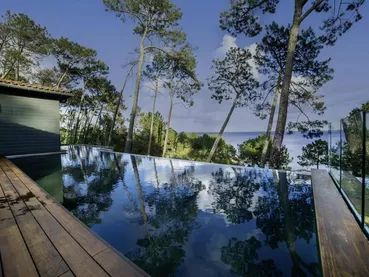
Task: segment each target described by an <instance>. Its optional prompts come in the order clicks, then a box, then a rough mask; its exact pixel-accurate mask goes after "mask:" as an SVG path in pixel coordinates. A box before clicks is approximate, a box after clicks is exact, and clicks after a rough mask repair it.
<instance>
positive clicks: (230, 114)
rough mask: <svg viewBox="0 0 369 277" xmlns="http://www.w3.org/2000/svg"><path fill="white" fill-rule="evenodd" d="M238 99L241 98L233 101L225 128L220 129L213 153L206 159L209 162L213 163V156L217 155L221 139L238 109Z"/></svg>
mask: <svg viewBox="0 0 369 277" xmlns="http://www.w3.org/2000/svg"><path fill="white" fill-rule="evenodd" d="M238 98H239V95H238V96H236V98H235V99H234V101H233V104H232V107H231V109H230V110H229V112H228V115H227V118H226V120H225V121H224V123H223V126H222V128H221V129H220V131H219V133H218V136H217V139H216V140H215V142H214V144H213V147H212V148H211V151H210V154H209V156H208V158H207V159H206V161H207V162H211V160H212V159H213V156H214V154H215V151H216V150H217V147H218V144H219V141H220V139H221V138H222V136H223V133H224V130H225V128H226V127H227V125H228V122H229V119H230V118H231V116H232V113H233V111H234V109H235V108H236V105H237V102H238Z"/></svg>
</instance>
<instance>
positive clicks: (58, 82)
mask: <svg viewBox="0 0 369 277" xmlns="http://www.w3.org/2000/svg"><path fill="white" fill-rule="evenodd" d="M67 73H68V70H65V72H64V73H63V74H62V75H61V76H60V78H59V80H58V81H57V83H56V87H57V88H60V85H61V83H62V82H63V80H64V78H65V76H67Z"/></svg>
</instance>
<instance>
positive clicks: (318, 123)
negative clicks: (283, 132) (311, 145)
mask: <svg viewBox="0 0 369 277" xmlns="http://www.w3.org/2000/svg"><path fill="white" fill-rule="evenodd" d="M327 125H328V121H326V120H313V121H300V122H289V123H288V126H287V131H288V134H293V132H294V131H298V132H300V133H301V134H302V135H303V136H304V137H305V138H307V139H312V138H319V137H321V136H322V135H323V131H322V129H323V128H324V127H326V126H327Z"/></svg>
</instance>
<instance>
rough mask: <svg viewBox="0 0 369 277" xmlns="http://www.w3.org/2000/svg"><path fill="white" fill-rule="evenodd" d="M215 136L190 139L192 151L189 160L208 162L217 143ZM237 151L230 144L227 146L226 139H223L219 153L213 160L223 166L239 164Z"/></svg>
mask: <svg viewBox="0 0 369 277" xmlns="http://www.w3.org/2000/svg"><path fill="white" fill-rule="evenodd" d="M215 139H216V137H215V136H209V135H208V134H204V135H202V136H198V135H197V136H194V135H192V138H190V139H189V145H190V151H189V153H188V156H187V157H188V159H189V160H194V161H206V158H207V156H208V155H209V153H210V151H211V148H212V146H213V144H214V142H215ZM235 156H236V149H234V147H233V146H232V145H230V144H227V143H226V141H225V140H224V139H221V140H220V141H219V144H218V148H217V151H216V152H215V155H214V157H213V159H212V161H213V162H214V163H221V164H237V160H236V157H235Z"/></svg>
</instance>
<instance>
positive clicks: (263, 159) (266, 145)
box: [260, 72, 282, 167]
mask: <svg viewBox="0 0 369 277" xmlns="http://www.w3.org/2000/svg"><path fill="white" fill-rule="evenodd" d="M281 79H282V75H281V72H280V73H279V75H278V80H277V87H276V90H275V94H274V98H273V103H272V107H271V108H270V115H269V122H268V127H267V130H266V133H265V140H264V143H263V144H264V146H263V151H262V152H261V162H260V166H261V167H264V166H265V163H266V156H267V154H268V150H269V142H270V134H271V133H272V127H273V122H274V115H275V110H276V107H277V103H278V98H279V90H280V86H281Z"/></svg>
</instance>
